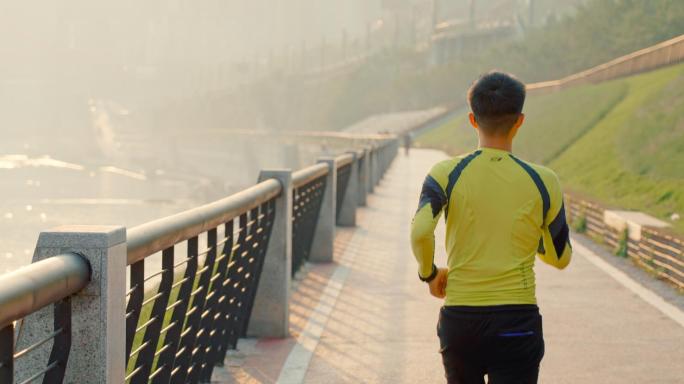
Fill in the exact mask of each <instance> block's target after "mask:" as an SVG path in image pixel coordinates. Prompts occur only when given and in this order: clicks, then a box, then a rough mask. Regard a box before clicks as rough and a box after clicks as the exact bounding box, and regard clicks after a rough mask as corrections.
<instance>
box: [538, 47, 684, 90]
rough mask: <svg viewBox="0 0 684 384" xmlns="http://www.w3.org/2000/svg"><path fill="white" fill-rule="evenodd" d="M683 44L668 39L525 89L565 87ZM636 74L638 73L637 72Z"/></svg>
mask: <svg viewBox="0 0 684 384" xmlns="http://www.w3.org/2000/svg"><path fill="white" fill-rule="evenodd" d="M683 42H684V35H679V36H677V37H674V38H672V39H669V40H666V41H662V42H660V43H658V44H655V45H652V46H650V47H646V48H643V49H640V50H638V51H635V52H631V53H628V54H626V55H623V56H620V57H617V58H614V59H612V60H609V61H607V62H605V63H601V64H598V65H595V66H593V67H591V68H588V69H585V70H583V71H580V72H576V73H573V74H570V75H568V76H565V77H563V78H560V79H554V80H547V81H540V82H536V83H530V84H527V87H526V88H527V90H528V91H536V90H540V89H547V88H554V87H561V86H563V85H565V84H569V83H572V82H573V81H577V80H582V79H587V78H589V77H590V76H592V75H594V74H597V73H599V72H601V71H605V70H608V69H610V68H613V67H616V66H618V65H620V64H623V63H626V62H629V61H633V60H636V59H638V58H640V57H643V56H646V55H649V54H652V53H653V52H658V51H660V50H662V49H666V48H670V47H672V46H674V45H677V44H681V43H683ZM658 66H659V65H655V66H653V67H658ZM637 72H638V71H637ZM633 73H634V72H632V73H629V74H633Z"/></svg>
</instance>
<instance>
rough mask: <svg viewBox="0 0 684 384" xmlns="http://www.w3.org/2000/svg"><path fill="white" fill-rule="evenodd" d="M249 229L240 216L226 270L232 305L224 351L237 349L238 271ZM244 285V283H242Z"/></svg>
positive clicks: (243, 259) (239, 317) (228, 294)
mask: <svg viewBox="0 0 684 384" xmlns="http://www.w3.org/2000/svg"><path fill="white" fill-rule="evenodd" d="M248 230H249V228H248V227H247V213H243V214H242V215H240V218H239V221H238V239H237V247H236V248H235V251H234V253H233V257H232V258H231V259H232V260H234V262H232V263H231V266H230V268H229V269H228V277H229V281H230V283H229V284H228V286H227V298H228V299H229V300H232V303H229V305H228V313H227V314H226V316H227V317H226V318H227V319H228V328H227V330H228V334H227V335H226V338H225V343H226V349H235V348H236V347H237V339H238V337H239V336H240V330H241V327H240V322H241V321H242V313H241V308H240V306H241V303H242V295H241V294H240V291H241V286H240V280H241V279H240V278H239V277H240V275H239V272H238V271H239V270H240V269H241V268H243V264H244V261H245V257H243V255H242V254H243V253H244V251H245V250H246V249H247V235H248V233H247V232H248ZM243 284H244V282H243Z"/></svg>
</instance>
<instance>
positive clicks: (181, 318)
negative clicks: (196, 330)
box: [152, 237, 199, 384]
mask: <svg viewBox="0 0 684 384" xmlns="http://www.w3.org/2000/svg"><path fill="white" fill-rule="evenodd" d="M196 243H197V244H198V243H199V240H198V238H197V237H193V238H191V239H189V240H188V241H187V258H186V260H185V272H184V273H183V278H182V280H183V282H182V283H181V284H180V286H179V287H178V294H177V295H176V301H177V302H180V304H178V305H176V306H175V307H174V308H173V312H171V323H175V324H176V326H174V327H173V328H171V329H169V330H168V331H167V332H166V335H165V338H164V344H166V345H168V348H167V349H166V350H164V351H163V352H162V353H161V354H160V355H159V359H158V360H157V366H158V367H161V366H164V367H166V369H164V370H163V371H162V372H159V373H158V374H157V375H156V376H155V377H154V378H153V379H152V383H154V384H161V383H168V382H169V380H170V379H171V373H172V371H173V369H174V368H175V367H176V365H175V359H176V353H177V352H178V350H179V345H180V337H181V333H182V332H183V328H184V324H185V314H186V313H187V311H188V306H189V305H190V292H191V291H192V287H193V285H194V280H195V274H196V272H197V258H198V252H197V251H198V247H197V246H196V245H194V244H196ZM174 273H175V271H174Z"/></svg>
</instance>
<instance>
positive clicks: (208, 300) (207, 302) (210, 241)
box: [186, 228, 218, 383]
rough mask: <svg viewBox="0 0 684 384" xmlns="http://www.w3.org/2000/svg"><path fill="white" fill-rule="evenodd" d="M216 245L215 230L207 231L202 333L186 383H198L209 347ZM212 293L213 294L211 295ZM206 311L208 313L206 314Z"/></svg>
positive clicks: (214, 299) (215, 292)
mask: <svg viewBox="0 0 684 384" xmlns="http://www.w3.org/2000/svg"><path fill="white" fill-rule="evenodd" d="M216 243H217V230H216V228H213V229H210V230H208V231H207V247H208V248H209V249H210V251H209V253H207V258H206V259H205V263H204V264H205V266H208V267H209V268H208V269H207V271H206V272H205V273H204V275H203V276H202V279H201V280H200V284H203V285H205V286H206V289H205V290H204V298H203V300H202V301H203V304H202V307H203V309H202V310H200V311H199V316H200V318H199V330H201V331H202V333H201V335H198V337H197V339H196V340H195V350H196V352H195V354H194V355H193V356H192V363H191V368H192V370H191V372H190V375H189V376H188V377H187V378H186V381H187V382H190V383H195V382H198V381H199V379H200V377H201V372H202V369H203V367H202V365H203V363H205V361H204V359H205V355H206V348H207V347H208V346H209V345H210V338H209V332H210V331H211V325H212V323H213V321H212V314H213V312H214V310H215V305H216V299H217V297H218V292H217V291H216V285H217V284H213V283H212V282H211V277H212V276H213V275H214V274H215V269H216V268H215V262H216V254H217V252H216ZM212 293H213V294H212ZM207 311H208V312H207Z"/></svg>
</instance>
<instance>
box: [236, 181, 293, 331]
mask: <svg viewBox="0 0 684 384" xmlns="http://www.w3.org/2000/svg"><path fill="white" fill-rule="evenodd" d="M267 179H276V180H278V181H279V182H280V184H281V185H282V186H283V192H282V193H281V195H280V196H278V197H277V198H276V201H275V221H274V222H273V229H272V230H271V237H270V239H269V241H268V249H267V250H266V256H265V259H264V265H263V267H262V268H263V269H262V270H261V278H260V280H259V287H258V288H257V293H256V298H255V301H254V306H253V307H252V315H251V317H250V320H249V327H248V330H247V334H248V335H249V336H255V337H287V336H288V335H289V329H290V321H289V320H290V306H289V303H290V284H291V281H292V280H291V279H292V277H291V276H292V172H291V171H290V170H264V171H261V173H260V174H259V182H262V181H264V180H267Z"/></svg>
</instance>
